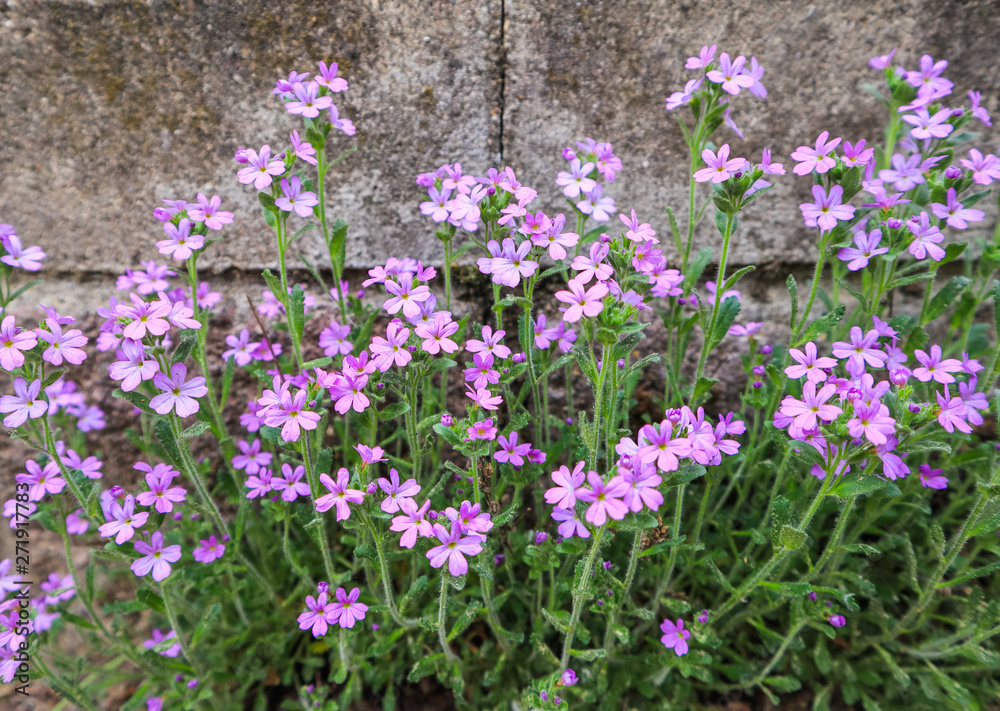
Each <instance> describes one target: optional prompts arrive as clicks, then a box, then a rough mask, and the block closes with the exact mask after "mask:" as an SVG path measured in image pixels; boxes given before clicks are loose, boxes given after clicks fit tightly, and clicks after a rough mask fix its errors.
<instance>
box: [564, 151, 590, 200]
mask: <svg viewBox="0 0 1000 711" xmlns="http://www.w3.org/2000/svg"><path fill="white" fill-rule="evenodd" d="M593 170H594V164H593V163H582V162H581V161H580V159H579V158H573V160H572V161H570V164H569V172H566V171H561V172H560V173H559V175H558V176H557V177H556V185H559V186H561V187H562V189H563V195H565V196H566V197H568V198H575V197H577V196H578V195H580V193H588V192H590V191H591V190H593V189H594V187H595V186H596V185H597V181H596V180H594V179H592V178H590V177H588V176H589V175H590V174H591V173H592V172H593Z"/></svg>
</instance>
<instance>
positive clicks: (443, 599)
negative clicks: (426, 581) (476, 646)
mask: <svg viewBox="0 0 1000 711" xmlns="http://www.w3.org/2000/svg"><path fill="white" fill-rule="evenodd" d="M447 576H448V574H447V573H446V572H445V571H444V570H442V571H441V596H440V598H438V619H437V628H438V640H440V642H441V649H442V650H444V656H445V659H447V660H449V661H456V660H457V659H458V657H457V656H456V655H455V653H454V652H453V651H451V645H449V644H448V634H447V633H446V632H445V631H444V623H445V618H446V617H447V613H448V577H447Z"/></svg>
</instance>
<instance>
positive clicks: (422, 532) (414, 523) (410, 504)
mask: <svg viewBox="0 0 1000 711" xmlns="http://www.w3.org/2000/svg"><path fill="white" fill-rule="evenodd" d="M430 506H431V500H430V499H427V500H426V501H424V503H423V504H422V505H421V506H420V507H419V508H418V507H417V502H416V501H414V500H413V499H400V500H399V508H400V511H402V515H401V516H393V518H392V526H390V530H392V531H396V532H402V534H403V535H402V536H400V537H399V545H401V546H402V547H403V548H413V545H414V544H415V543H416V542H417V536H418V535H419V536H423V537H424V538H433V536H434V529H433V527H432V526H431V522H430V521H428V520H427V511H428V509H430Z"/></svg>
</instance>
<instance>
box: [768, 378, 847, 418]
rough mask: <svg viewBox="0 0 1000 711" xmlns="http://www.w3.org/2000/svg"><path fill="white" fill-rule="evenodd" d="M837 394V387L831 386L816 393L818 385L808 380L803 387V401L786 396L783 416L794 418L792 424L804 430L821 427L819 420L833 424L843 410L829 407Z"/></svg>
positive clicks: (782, 405) (783, 401) (783, 403)
mask: <svg viewBox="0 0 1000 711" xmlns="http://www.w3.org/2000/svg"><path fill="white" fill-rule="evenodd" d="M836 392H837V386H836V385H833V384H832V383H831V384H827V385H824V386H823V387H822V388H821V389H820V391H819V392H816V383H815V382H813V381H812V380H807V381H806V383H805V385H803V386H802V399H801V400H797V399H795V398H794V397H792V396H791V395H786V396H785V399H784V400H782V401H781V410H780V412H781V414H783V415H785V416H786V417H791V418H793V421H792V423H793V424H794V425H795V426H796V427H798V428H800V429H803V430H811V429H815V428H816V427H818V426H819V423H818V420H822V421H823V422H833V421H834V420H836V419H837V417H838V416H839V415H840V413H841V412H843V410H841V409H840V408H839V407H837V406H836V405H828V404H826V403H827V400H829V399H830V398H831V397H833V396H834V395H835V394H836Z"/></svg>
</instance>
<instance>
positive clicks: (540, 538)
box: [535, 531, 549, 546]
mask: <svg viewBox="0 0 1000 711" xmlns="http://www.w3.org/2000/svg"><path fill="white" fill-rule="evenodd" d="M547 540H549V534H547V533H546V532H545V531H535V545H536V546H540V545H542V544H543V543H545V541H547Z"/></svg>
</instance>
